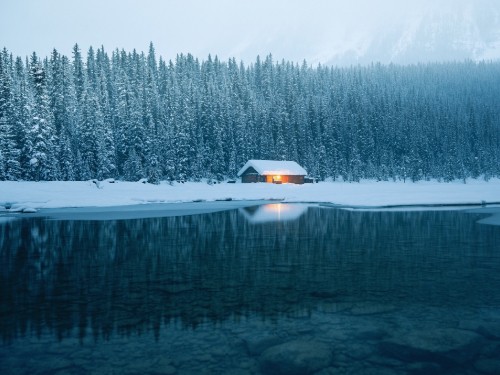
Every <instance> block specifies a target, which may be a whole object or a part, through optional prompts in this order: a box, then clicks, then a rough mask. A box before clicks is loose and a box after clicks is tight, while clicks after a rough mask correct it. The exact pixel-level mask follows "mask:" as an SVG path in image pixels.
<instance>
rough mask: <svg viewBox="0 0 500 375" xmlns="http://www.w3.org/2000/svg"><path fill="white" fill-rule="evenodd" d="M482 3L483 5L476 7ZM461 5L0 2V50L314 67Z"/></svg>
mask: <svg viewBox="0 0 500 375" xmlns="http://www.w3.org/2000/svg"><path fill="white" fill-rule="evenodd" d="M476 1H484V2H486V3H488V2H490V3H491V0H476ZM458 2H464V1H463V0H460V1H457V0H418V1H411V3H412V4H411V5H410V4H409V3H410V1H400V0H342V1H341V0H310V1H306V0H303V1H297V0H251V1H250V0H246V1H245V0H210V1H208V0H163V1H162V0H106V1H104V0H85V1H71V0H3V1H2V4H1V5H0V12H1V13H2V22H0V46H1V47H7V49H8V50H9V51H11V52H13V53H14V54H15V55H21V56H26V55H28V54H30V53H31V52H32V51H36V52H37V53H38V54H40V55H41V56H47V55H48V54H49V53H50V52H51V50H52V49H53V48H56V49H57V50H58V51H60V52H61V53H64V54H67V55H70V53H71V48H72V46H73V45H74V44H75V43H76V42H77V43H78V44H79V45H80V47H81V49H82V50H83V51H84V52H85V51H86V50H87V49H88V48H89V46H90V45H92V46H93V47H95V48H96V47H99V46H101V45H104V47H105V49H106V50H107V51H111V50H113V49H115V48H119V49H121V48H124V49H125V50H127V51H131V50H132V49H133V48H136V49H137V50H138V51H147V48H148V45H149V42H150V41H152V42H153V43H154V45H155V47H156V50H157V53H158V54H160V55H162V56H163V57H164V58H166V59H171V58H174V57H175V55H176V54H177V53H181V52H182V53H187V52H190V53H192V54H193V55H195V56H196V57H200V58H205V57H206V56H207V55H208V54H209V53H211V54H212V55H218V56H219V57H220V58H221V59H223V60H225V59H227V58H229V57H236V59H237V60H243V61H245V62H252V61H254V60H255V57H256V56H257V55H261V56H265V55H267V54H268V53H272V54H273V56H274V57H275V59H281V58H285V59H287V60H293V61H297V62H300V61H302V60H303V59H306V60H307V61H309V62H311V63H313V64H315V63H318V62H321V63H326V62H328V61H330V60H331V59H332V56H333V55H334V54H336V53H342V52H343V51H345V50H347V49H349V48H354V49H356V48H358V49H359V48H363V40H364V39H363V38H365V39H366V36H367V35H369V36H372V35H373V34H376V33H378V32H380V30H381V29H382V28H383V29H387V28H388V27H392V26H394V27H397V26H398V25H401V24H403V23H406V22H411V20H412V19H413V18H415V17H418V16H419V15H420V14H421V13H422V12H424V11H427V10H428V9H430V8H432V7H437V6H439V7H453V6H455V4H457V3H458Z"/></svg>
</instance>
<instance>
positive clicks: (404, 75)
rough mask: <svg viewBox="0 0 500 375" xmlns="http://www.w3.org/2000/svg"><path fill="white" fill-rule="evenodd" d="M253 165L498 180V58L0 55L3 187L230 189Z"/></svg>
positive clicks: (334, 174) (321, 173) (330, 173)
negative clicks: (298, 60) (107, 184)
mask: <svg viewBox="0 0 500 375" xmlns="http://www.w3.org/2000/svg"><path fill="white" fill-rule="evenodd" d="M248 159H276V160H295V161H297V162H298V163H300V164H302V165H303V166H304V167H305V168H306V170H307V171H308V172H309V174H310V175H311V176H313V177H317V178H319V179H325V178H332V179H344V180H348V181H359V180H360V179H362V178H370V179H378V180H388V179H394V180H396V179H397V180H413V181H417V180H423V179H438V180H442V181H450V180H453V179H464V180H465V178H468V177H473V178H478V177H480V178H486V179H488V178H490V177H493V176H497V177H498V176H500V63H499V62H485V63H475V62H450V63H434V64H419V65H409V66H398V65H380V64H372V65H369V66H353V67H327V66H316V67H311V66H309V65H307V63H306V62H304V63H302V64H295V63H291V62H287V61H274V60H273V57H272V56H271V55H269V56H266V57H265V58H259V57H257V59H256V61H255V62H252V63H251V64H248V65H244V64H243V63H241V62H237V61H236V60H235V59H230V60H229V61H220V60H219V59H218V58H217V57H211V56H208V57H207V58H206V60H202V61H200V60H198V59H197V58H195V57H194V56H192V55H189V54H188V55H178V56H177V57H176V58H175V60H174V61H165V60H163V59H162V58H161V57H158V56H157V55H156V53H155V49H154V46H153V45H152V44H151V45H150V47H149V51H148V53H142V52H141V53H139V52H136V51H135V50H134V51H132V52H126V51H123V50H121V51H120V50H115V51H113V52H112V53H111V54H109V53H107V52H106V51H105V50H104V48H103V47H102V48H100V49H97V50H94V49H93V48H90V49H89V50H88V52H87V53H86V57H85V58H84V57H83V54H82V51H81V50H80V48H79V47H78V45H75V46H74V48H73V53H72V56H71V57H68V56H64V55H61V54H60V53H59V52H57V51H56V50H54V51H53V52H52V54H51V55H50V56H49V57H46V58H40V57H39V56H37V55H36V54H35V53H33V54H32V55H31V56H30V57H28V58H26V60H23V59H22V58H21V57H15V56H13V55H12V54H11V53H9V51H8V50H7V49H5V48H4V49H3V51H2V52H0V180H36V181H38V180H87V179H92V178H96V179H104V178H110V177H113V178H120V179H125V180H132V181H133V180H138V179H140V178H148V180H149V181H150V182H152V183H157V182H158V181H160V180H163V179H165V180H169V181H174V180H194V181H198V180H201V179H204V178H208V179H211V180H213V179H217V180H223V179H225V178H232V177H235V175H236V173H237V171H238V169H239V168H240V167H241V166H243V164H244V163H245V162H246V161H247V160H248Z"/></svg>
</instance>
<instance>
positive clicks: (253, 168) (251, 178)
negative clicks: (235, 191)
mask: <svg viewBox="0 0 500 375" xmlns="http://www.w3.org/2000/svg"><path fill="white" fill-rule="evenodd" d="M306 175H307V172H306V170H305V169H304V168H302V167H301V166H300V165H298V164H297V163H296V162H294V161H279V160H249V161H247V163H246V164H245V165H244V166H243V168H241V169H240V171H239V172H238V177H241V182H245V183H246V182H267V183H275V184H286V183H291V184H303V183H304V177H305V176H306Z"/></svg>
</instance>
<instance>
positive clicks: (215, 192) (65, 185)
mask: <svg viewBox="0 0 500 375" xmlns="http://www.w3.org/2000/svg"><path fill="white" fill-rule="evenodd" d="M269 199H279V200H283V201H285V202H319V203H333V204H338V205H347V206H369V207H380V206H397V205H428V204H446V205H453V204H456V205H460V204H481V203H483V202H484V203H495V202H496V203H498V202H500V179H491V180H490V181H488V182H486V181H483V180H469V181H467V183H466V184H464V183H463V182H451V183H439V182H435V181H431V182H429V181H421V182H416V183H408V182H407V183H403V182H387V181H383V182H376V181H362V182H360V183H347V182H321V183H318V184H304V185H294V184H283V185H274V184H265V183H259V184H242V183H236V184H228V183H221V184H214V185H208V184H206V183H203V182H199V183H195V182H187V183H175V184H174V185H169V184H167V183H162V184H160V185H151V184H144V183H139V182H122V181H115V182H114V183H110V182H106V181H101V182H99V184H96V183H94V182H91V181H77V182H63V181H55V182H26V181H22V182H12V181H2V182H0V207H5V206H12V208H11V209H12V211H14V210H18V209H20V208H23V209H25V208H30V209H40V208H61V207H109V206H123V205H137V204H145V203H173V202H192V201H197V200H198V201H199V200H206V201H216V200H269Z"/></svg>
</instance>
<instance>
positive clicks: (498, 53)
mask: <svg viewBox="0 0 500 375" xmlns="http://www.w3.org/2000/svg"><path fill="white" fill-rule="evenodd" d="M498 8H499V7H498V6H494V7H491V8H489V9H488V11H485V8H484V7H482V8H479V7H478V6H477V5H475V4H463V5H462V6H457V7H453V8H452V7H451V6H450V7H447V8H441V9H428V10H426V11H425V12H422V13H420V14H415V15H411V16H408V17H407V18H404V19H402V20H401V21H400V22H399V23H398V24H397V25H396V26H392V27H391V28H388V29H384V27H383V26H382V27H381V26H379V27H378V28H374V29H372V30H371V31H366V34H365V35H363V36H360V37H358V38H357V40H356V42H355V44H353V45H351V46H350V47H349V48H348V49H344V50H343V51H341V50H337V51H336V50H335V48H331V47H328V46H325V47H324V48H331V49H330V58H329V61H328V63H329V64H333V65H337V64H339V65H345V64H353V63H354V64H356V63H361V64H365V63H370V62H372V61H380V62H383V63H390V62H393V63H401V64H408V63H417V62H429V61H452V60H459V61H461V60H474V61H481V60H499V59H500V10H499V9H498Z"/></svg>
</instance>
